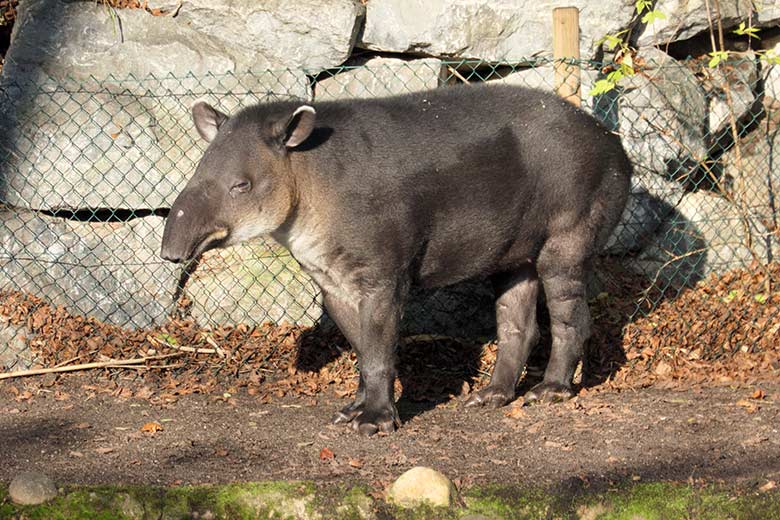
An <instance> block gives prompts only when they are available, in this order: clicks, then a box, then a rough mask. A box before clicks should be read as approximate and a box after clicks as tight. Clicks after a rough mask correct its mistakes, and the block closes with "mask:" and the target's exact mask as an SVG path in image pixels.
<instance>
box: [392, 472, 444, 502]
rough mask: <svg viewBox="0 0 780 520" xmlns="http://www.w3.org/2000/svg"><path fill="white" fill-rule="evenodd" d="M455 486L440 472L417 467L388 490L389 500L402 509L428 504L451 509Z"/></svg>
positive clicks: (399, 478) (402, 476)
mask: <svg viewBox="0 0 780 520" xmlns="http://www.w3.org/2000/svg"><path fill="white" fill-rule="evenodd" d="M456 493H457V492H456V491H455V486H454V485H453V484H452V482H450V480H449V479H448V478H447V477H445V476H444V475H442V474H441V473H439V472H438V471H436V470H434V469H431V468H426V467H422V466H417V467H415V468H412V469H410V470H409V471H407V472H406V473H404V474H403V475H401V476H400V477H398V480H396V481H395V482H393V484H392V485H391V486H390V488H389V489H388V490H387V496H388V498H389V499H390V500H391V501H392V502H394V503H395V504H398V505H399V506H401V507H415V506H418V505H421V504H428V505H432V506H439V507H450V506H451V505H452V504H453V502H454V500H455V496H456Z"/></svg>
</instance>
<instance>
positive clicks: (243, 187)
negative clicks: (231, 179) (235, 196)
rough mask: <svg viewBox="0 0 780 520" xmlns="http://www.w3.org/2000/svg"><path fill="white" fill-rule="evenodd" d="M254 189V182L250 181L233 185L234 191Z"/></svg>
mask: <svg viewBox="0 0 780 520" xmlns="http://www.w3.org/2000/svg"><path fill="white" fill-rule="evenodd" d="M251 189H252V183H251V182H249V181H240V182H237V183H235V184H234V185H233V186H231V188H230V191H231V192H232V193H246V192H248V191H249V190H251Z"/></svg>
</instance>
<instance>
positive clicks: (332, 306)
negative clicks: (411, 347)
mask: <svg viewBox="0 0 780 520" xmlns="http://www.w3.org/2000/svg"><path fill="white" fill-rule="evenodd" d="M322 296H323V298H322V299H323V303H325V309H327V311H328V315H329V316H330V318H331V319H332V320H333V321H334V322H335V323H336V325H338V327H339V330H340V331H341V333H342V334H343V335H344V337H345V338H347V341H348V342H349V345H350V346H351V347H352V348H353V349H354V348H355V345H358V344H359V342H360V313H359V312H358V308H357V302H352V301H346V300H344V299H343V298H339V296H337V295H335V294H333V293H330V292H328V291H326V290H324V289H323V291H322ZM365 400H366V384H365V382H364V381H363V374H362V372H361V374H360V381H359V383H358V388H357V393H356V394H355V400H354V401H352V402H351V403H349V404H348V405H347V406H345V407H344V408H342V409H341V410H339V411H338V412H336V415H334V416H333V423H334V424H346V423H350V422H352V419H354V418H355V417H356V416H357V415H358V414H360V406H361V405H362V404H363V401H365Z"/></svg>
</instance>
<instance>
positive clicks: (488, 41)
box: [358, 0, 634, 61]
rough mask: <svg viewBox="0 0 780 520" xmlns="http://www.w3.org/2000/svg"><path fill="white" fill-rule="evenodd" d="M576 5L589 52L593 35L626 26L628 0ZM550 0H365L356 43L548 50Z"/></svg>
mask: <svg viewBox="0 0 780 520" xmlns="http://www.w3.org/2000/svg"><path fill="white" fill-rule="evenodd" d="M568 5H571V6H575V7H579V8H580V9H581V10H582V12H581V14H580V31H581V37H580V42H581V44H580V49H581V53H582V56H583V57H593V56H594V55H595V53H596V49H597V48H598V46H599V45H598V40H599V39H600V38H602V37H603V36H604V35H605V34H609V33H615V32H618V31H619V30H621V29H623V28H625V27H626V26H628V24H629V22H630V21H631V18H632V16H633V9H634V7H633V2H631V1H628V0H606V1H603V2H588V1H586V0H572V1H571V2H569V3H568ZM559 6H560V2H555V1H552V0H535V1H534V0H508V1H504V2H491V1H489V0H454V1H453V0H428V1H426V2H417V1H414V0H370V1H369V2H367V5H366V8H367V10H366V24H365V29H364V31H363V33H362V35H361V38H360V40H359V42H358V45H359V46H361V47H364V48H367V49H373V50H379V51H389V52H409V53H417V54H425V55H428V56H438V57H448V58H479V59H484V60H489V61H502V60H510V61H511V60H519V59H524V58H528V57H531V56H535V55H539V54H550V53H551V52H552V10H553V8H554V7H559Z"/></svg>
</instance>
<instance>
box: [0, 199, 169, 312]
mask: <svg viewBox="0 0 780 520" xmlns="http://www.w3.org/2000/svg"><path fill="white" fill-rule="evenodd" d="M162 227H163V221H162V218H160V217H147V218H142V219H135V220H133V221H130V222H127V223H85V222H74V221H69V220H65V219H60V218H53V217H47V216H44V215H39V214H36V213H32V212H10V211H2V212H0V250H2V251H3V252H4V253H5V255H7V257H6V258H4V259H1V260H0V290H20V291H27V292H30V293H32V294H35V295H38V296H43V297H46V298H47V299H48V300H49V301H51V302H52V303H54V304H55V305H62V306H64V307H65V308H66V309H67V310H68V311H69V312H71V313H73V314H79V315H91V316H95V317H97V318H98V319H100V320H102V321H106V322H108V323H112V324H115V325H120V326H128V327H148V326H151V325H154V324H158V323H161V322H162V321H164V319H165V317H166V316H167V314H168V312H169V311H170V310H171V308H172V305H173V302H172V297H173V294H174V291H175V288H176V283H177V280H178V269H177V267H176V266H175V265H174V264H169V263H167V262H164V261H163V260H162V259H160V258H159V256H158V249H159V245H160V240H161V239H162Z"/></svg>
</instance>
